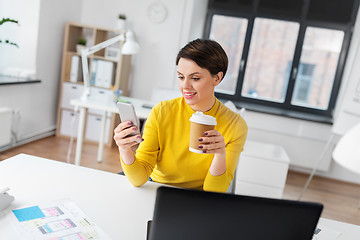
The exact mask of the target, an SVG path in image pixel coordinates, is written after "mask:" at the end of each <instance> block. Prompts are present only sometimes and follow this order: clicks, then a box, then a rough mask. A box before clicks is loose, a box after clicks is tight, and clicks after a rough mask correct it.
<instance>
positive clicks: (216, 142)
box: [199, 130, 226, 154]
mask: <svg viewBox="0 0 360 240" xmlns="http://www.w3.org/2000/svg"><path fill="white" fill-rule="evenodd" d="M199 149H201V150H202V151H203V153H208V154H214V153H215V154H226V151H225V139H224V137H223V136H222V135H221V133H219V132H218V131H216V130H209V131H206V132H204V136H202V137H200V138H199Z"/></svg>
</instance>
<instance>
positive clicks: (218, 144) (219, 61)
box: [114, 39, 247, 192]
mask: <svg viewBox="0 0 360 240" xmlns="http://www.w3.org/2000/svg"><path fill="white" fill-rule="evenodd" d="M176 64H177V65H178V69H177V73H178V78H179V89H180V91H181V93H182V97H179V98H175V99H172V100H168V101H163V102H160V103H159V104H157V105H156V106H155V107H154V108H153V109H152V111H151V113H150V116H149V118H148V119H147V121H146V123H145V128H144V134H143V136H140V135H135V136H132V137H129V135H130V134H131V133H133V132H135V131H136V127H134V126H133V123H131V122H123V123H121V124H119V126H118V127H117V128H116V129H115V131H114V132H115V136H114V139H115V142H116V144H117V145H118V148H119V153H120V159H121V160H120V161H121V165H122V168H123V170H124V172H125V175H126V176H127V177H128V179H129V181H130V182H131V183H132V184H133V185H135V186H141V185H143V184H144V183H145V182H146V181H148V179H149V177H150V179H151V180H152V181H155V182H159V183H164V184H170V185H174V186H177V187H184V188H195V189H203V190H205V191H218V192H226V191H227V190H228V188H229V186H230V183H231V181H232V179H233V177H234V172H235V168H236V166H237V162H238V159H239V156H240V153H241V152H242V150H243V146H244V144H245V140H246V136H247V125H246V123H245V121H244V119H242V118H241V116H240V115H238V114H236V113H234V112H233V111H231V110H230V109H228V108H227V107H226V106H225V105H223V104H222V103H221V102H220V101H219V100H218V99H216V97H215V95H214V89H215V87H216V86H217V85H219V83H220V82H221V80H222V79H223V77H224V75H225V73H226V70H227V65H228V60H227V56H226V54H225V52H224V50H223V49H222V47H221V46H220V45H219V44H218V43H217V42H215V41H212V40H204V39H196V40H194V41H192V42H190V43H188V44H187V45H186V46H185V47H183V48H182V49H181V50H180V51H179V53H178V56H177V58H176ZM195 112H203V114H205V115H209V116H211V117H213V118H215V119H216V122H217V125H216V126H215V129H214V130H207V131H205V130H204V131H203V132H202V135H201V136H200V137H199V139H198V150H199V151H197V152H200V153H194V152H190V151H189V138H190V121H189V119H190V117H191V116H192V115H193V114H194V113H195ZM138 140H141V141H142V142H141V143H140V145H139V147H138V149H137V151H136V153H135V154H134V153H133V152H132V151H131V147H133V146H135V145H137V141H138ZM195 145H196V144H195Z"/></svg>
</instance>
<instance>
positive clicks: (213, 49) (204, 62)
mask: <svg viewBox="0 0 360 240" xmlns="http://www.w3.org/2000/svg"><path fill="white" fill-rule="evenodd" d="M180 58H186V59H190V60H193V61H194V62H196V64H197V65H199V67H201V68H205V69H207V70H208V71H209V72H210V74H211V75H216V74H218V73H219V72H223V78H224V76H225V73H226V71H227V68H228V62H229V60H228V57H227V55H226V53H225V51H224V49H223V48H222V47H221V45H220V44H219V43H217V42H216V41H213V40H209V39H199V38H198V39H195V40H193V41H191V42H189V43H188V44H186V45H185V46H184V47H183V48H182V49H181V50H180V51H179V53H178V55H177V57H176V65H178V63H179V60H180Z"/></svg>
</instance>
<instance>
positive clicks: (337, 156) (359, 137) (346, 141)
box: [332, 123, 360, 174]
mask: <svg viewBox="0 0 360 240" xmlns="http://www.w3.org/2000/svg"><path fill="white" fill-rule="evenodd" d="M332 156H333V158H334V160H335V161H336V162H337V163H338V164H340V165H341V166H343V167H345V168H347V169H349V170H350V171H352V172H355V173H357V174H360V123H358V124H357V125H355V126H354V127H352V128H351V129H350V130H349V131H348V132H346V133H345V135H344V136H342V137H341V139H340V141H339V142H338V144H337V145H336V147H335V149H334V151H333V153H332Z"/></svg>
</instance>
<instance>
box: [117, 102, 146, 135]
mask: <svg viewBox="0 0 360 240" xmlns="http://www.w3.org/2000/svg"><path fill="white" fill-rule="evenodd" d="M116 105H117V107H118V110H119V115H120V121H121V122H126V121H131V122H132V123H133V124H134V125H135V126H136V128H137V130H136V132H134V133H131V134H130V135H129V136H134V135H137V134H140V132H139V120H138V117H137V116H136V112H135V108H134V106H133V105H132V104H131V103H124V102H118V103H117V104H116Z"/></svg>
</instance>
